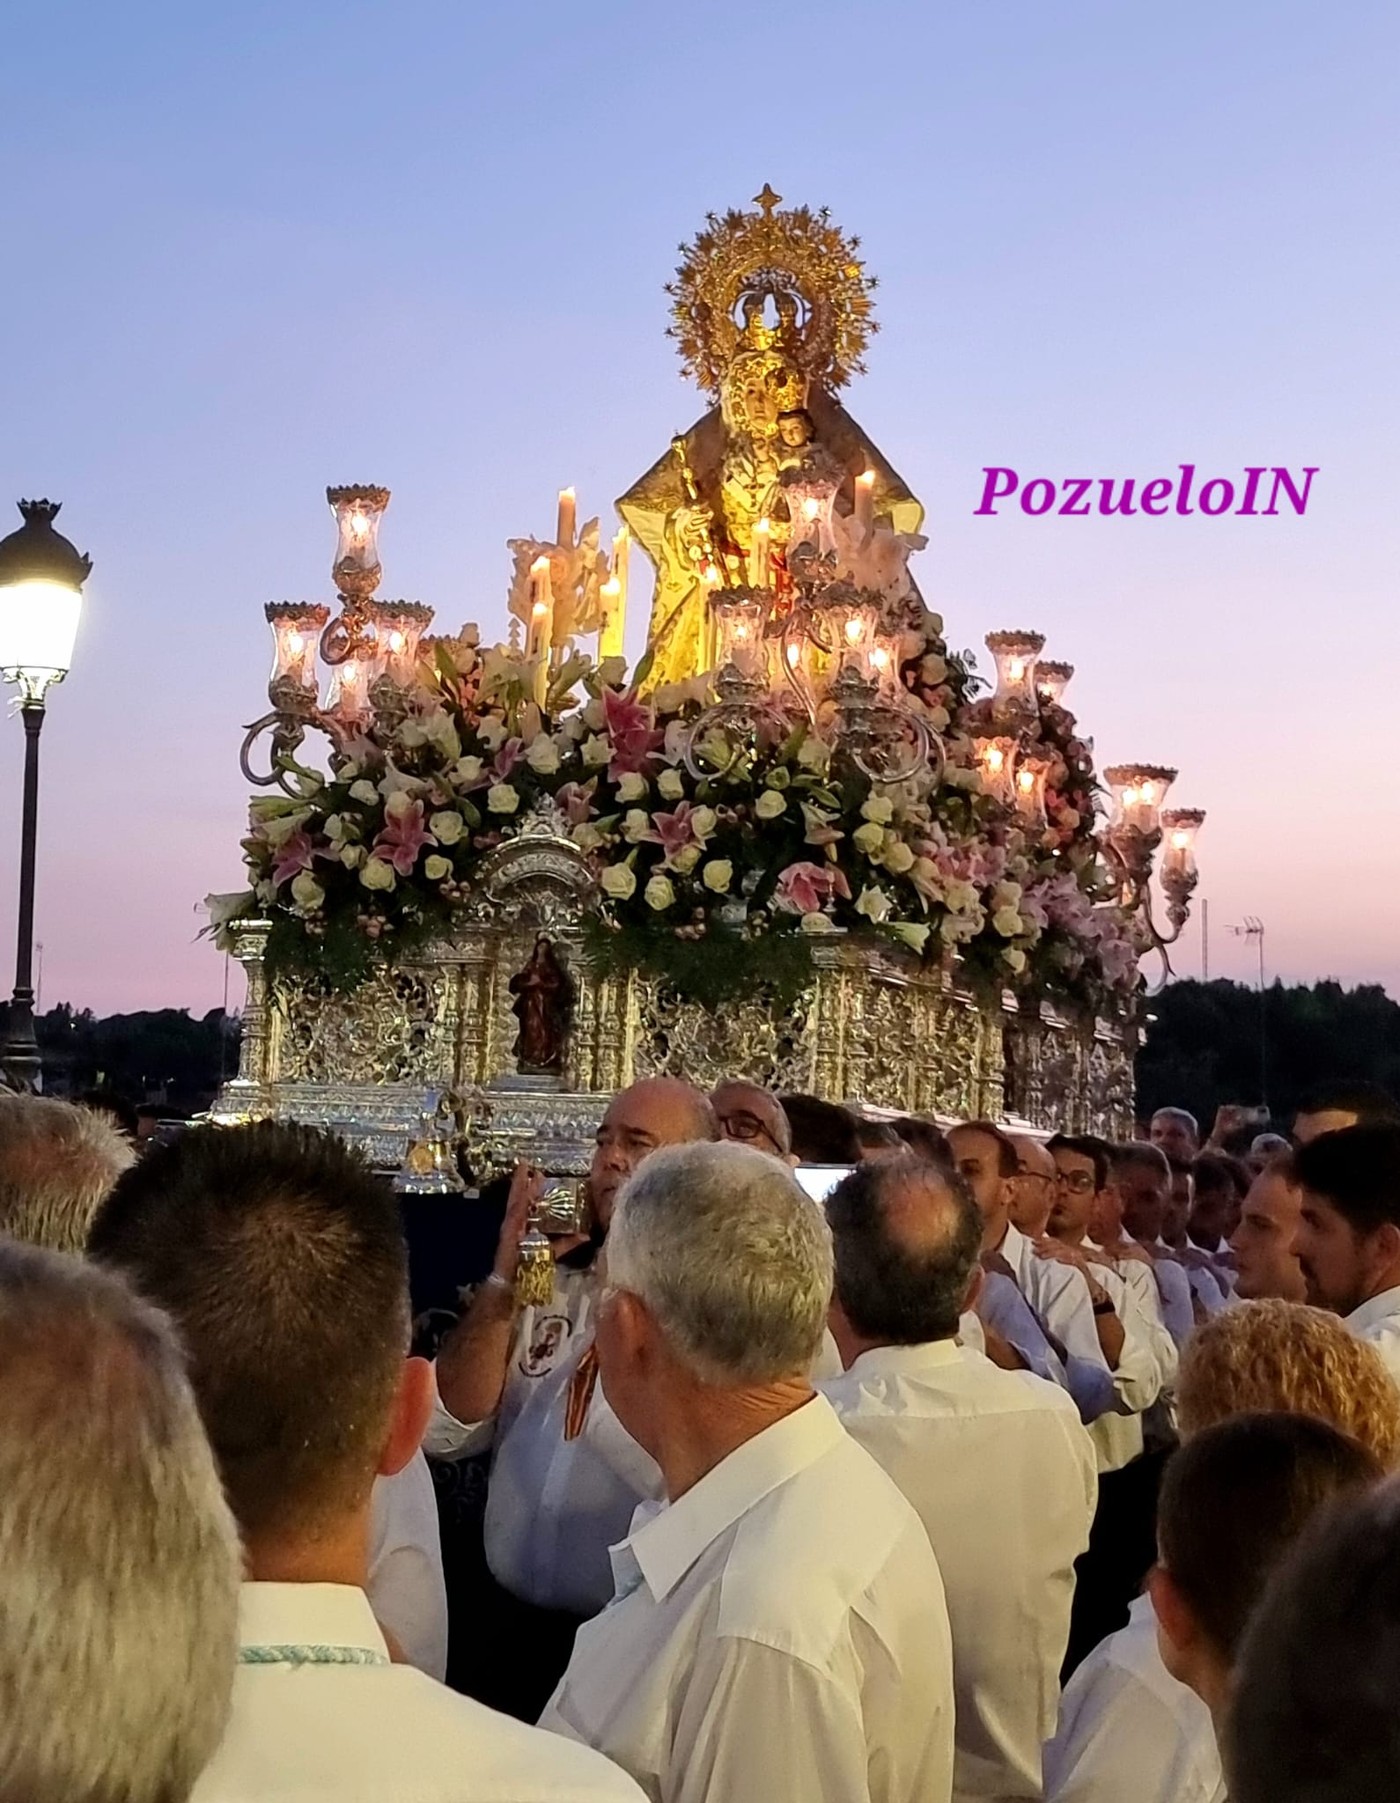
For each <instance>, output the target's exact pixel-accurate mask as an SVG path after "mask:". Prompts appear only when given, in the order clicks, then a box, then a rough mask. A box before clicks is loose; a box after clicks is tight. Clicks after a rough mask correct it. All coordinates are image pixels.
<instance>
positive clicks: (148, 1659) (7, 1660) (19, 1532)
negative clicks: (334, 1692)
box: [0, 1242, 239, 1803]
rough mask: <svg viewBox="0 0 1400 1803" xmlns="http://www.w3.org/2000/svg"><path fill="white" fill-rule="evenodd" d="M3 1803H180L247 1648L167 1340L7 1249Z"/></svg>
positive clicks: (101, 1297) (155, 1320)
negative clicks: (117, 1801)
mask: <svg viewBox="0 0 1400 1803" xmlns="http://www.w3.org/2000/svg"><path fill="white" fill-rule="evenodd" d="M0 1375H2V1376H3V1381H0V1572H3V1573H4V1586H5V1591H4V1599H5V1600H4V1605H3V1607H0V1699H3V1706H0V1796H3V1797H6V1798H14V1799H16V1803H19V1799H23V1800H24V1803H111V1800H112V1799H113V1798H117V1797H120V1798H122V1799H123V1803H182V1800H183V1799H184V1798H186V1797H188V1796H189V1794H190V1790H191V1787H192V1786H193V1784H194V1781H195V1779H196V1778H197V1777H198V1775H199V1773H200V1770H201V1769H202V1767H203V1766H204V1764H205V1762H206V1760H207V1759H208V1758H209V1756H210V1754H211V1753H212V1752H213V1751H214V1748H215V1746H216V1745H217V1744H218V1740H219V1736H220V1734H221V1733H222V1732H223V1727H224V1722H225V1720H226V1719H227V1715H228V1706H229V1691H230V1686H231V1684H232V1682H233V1670H234V1656H235V1650H236V1646H237V1637H236V1633H235V1622H236V1618H237V1604H238V1577H239V1556H238V1540H237V1535H236V1533H235V1531H234V1525H233V1520H232V1518H231V1516H230V1514H229V1511H228V1507H227V1505H226V1504H225V1502H224V1498H223V1492H222V1491H221V1489H220V1487H219V1478H218V1474H217V1472H216V1471H215V1468H214V1460H213V1456H212V1455H211V1453H210V1451H209V1445H208V1442H207V1440H206V1439H205V1437H204V1431H203V1429H202V1427H201V1426H200V1420H199V1414H198V1411H197V1409H196V1407H195V1403H194V1398H193V1397H192V1395H191V1394H190V1387H189V1384H188V1382H187V1380H186V1377H185V1369H184V1361H183V1359H182V1357H181V1354H180V1350H179V1348H178V1346H177V1345H176V1342H175V1335H174V1333H173V1331H172V1330H171V1327H170V1324H169V1323H168V1322H167V1321H166V1320H165V1318H164V1317H163V1316H162V1315H158V1314H157V1313H156V1312H155V1310H154V1309H151V1308H148V1307H146V1305H145V1304H144V1303H141V1302H138V1301H137V1300H136V1298H135V1297H134V1296H133V1295H132V1293H131V1291H130V1290H129V1289H128V1288H127V1287H126V1285H125V1284H124V1283H122V1282H121V1281H120V1280H119V1279H118V1278H116V1277H113V1276H110V1275H108V1274H107V1273H105V1272H102V1271H98V1270H94V1269H93V1268H91V1267H90V1266H85V1265H83V1264H80V1263H79V1262H78V1261H77V1260H76V1259H70V1258H65V1257H61V1256H59V1255H57V1254H55V1253H51V1252H43V1251H38V1250H36V1249H34V1248H33V1247H29V1246H20V1245H16V1244H13V1243H10V1242H0Z"/></svg>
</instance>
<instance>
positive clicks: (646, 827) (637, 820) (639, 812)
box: [622, 808, 651, 845]
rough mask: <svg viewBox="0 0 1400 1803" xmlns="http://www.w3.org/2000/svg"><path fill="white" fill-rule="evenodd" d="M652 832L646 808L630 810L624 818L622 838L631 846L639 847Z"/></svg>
mask: <svg viewBox="0 0 1400 1803" xmlns="http://www.w3.org/2000/svg"><path fill="white" fill-rule="evenodd" d="M650 831H651V821H650V820H649V819H648V817H647V813H646V810H645V809H644V808H628V810H627V812H626V813H625V814H624V815H623V816H622V836H623V838H624V839H625V840H626V841H627V843H628V844H629V845H639V844H640V843H641V841H642V837H643V835H644V834H646V833H649V832H650Z"/></svg>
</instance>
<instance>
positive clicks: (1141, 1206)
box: [1095, 1140, 1196, 1351]
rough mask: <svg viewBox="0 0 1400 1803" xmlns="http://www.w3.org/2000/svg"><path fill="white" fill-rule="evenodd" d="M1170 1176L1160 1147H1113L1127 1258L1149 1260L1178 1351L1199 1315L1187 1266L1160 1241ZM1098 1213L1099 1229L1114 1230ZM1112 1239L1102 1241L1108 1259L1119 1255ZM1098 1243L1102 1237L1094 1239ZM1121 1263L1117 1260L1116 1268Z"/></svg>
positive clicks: (1114, 1186)
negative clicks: (1193, 1304)
mask: <svg viewBox="0 0 1400 1803" xmlns="http://www.w3.org/2000/svg"><path fill="white" fill-rule="evenodd" d="M1171 1176H1172V1174H1171V1166H1170V1165H1169V1164H1168V1163H1167V1160H1166V1157H1165V1155H1164V1154H1163V1153H1162V1152H1160V1151H1159V1150H1158V1149H1157V1147H1156V1146H1149V1145H1144V1144H1143V1142H1142V1141H1141V1140H1125V1141H1124V1142H1123V1143H1122V1144H1121V1145H1115V1146H1113V1147H1111V1148H1110V1154H1109V1186H1110V1190H1111V1191H1112V1193H1113V1195H1114V1198H1115V1206H1116V1211H1117V1222H1118V1225H1119V1227H1120V1228H1121V1230H1122V1233H1123V1234H1124V1235H1125V1236H1126V1241H1127V1245H1128V1246H1129V1247H1131V1248H1132V1251H1131V1253H1130V1254H1129V1255H1130V1256H1133V1257H1141V1258H1143V1259H1149V1260H1150V1261H1151V1263H1150V1267H1149V1268H1150V1270H1151V1272H1152V1276H1153V1278H1154V1279H1155V1281H1156V1285H1157V1294H1158V1300H1159V1302H1160V1305H1161V1313H1162V1320H1163V1322H1164V1323H1165V1325H1166V1329H1167V1332H1168V1333H1169V1334H1170V1335H1171V1337H1172V1340H1173V1342H1174V1344H1175V1345H1176V1348H1177V1350H1178V1351H1180V1349H1181V1348H1182V1347H1183V1346H1184V1345H1185V1344H1186V1342H1187V1340H1188V1339H1189V1338H1190V1335H1191V1330H1192V1328H1193V1327H1194V1326H1195V1325H1196V1314H1195V1309H1194V1308H1193V1306H1192V1301H1191V1284H1190V1281H1189V1280H1188V1278H1187V1275H1186V1267H1185V1266H1184V1265H1183V1264H1182V1263H1181V1262H1180V1261H1179V1259H1177V1257H1176V1256H1175V1254H1173V1253H1172V1251H1171V1250H1170V1248H1169V1247H1168V1246H1166V1245H1165V1243H1164V1242H1163V1240H1162V1225H1163V1222H1164V1220H1165V1218H1166V1212H1167V1201H1168V1197H1169V1194H1170V1191H1171ZM1105 1193H1107V1192H1105ZM1099 1213H1100V1218H1099V1220H1098V1221H1097V1222H1096V1225H1098V1226H1100V1227H1105V1226H1108V1225H1111V1217H1110V1220H1109V1221H1108V1222H1106V1221H1105V1220H1104V1218H1103V1216H1104V1213H1105V1211H1104V1210H1103V1209H1102V1208H1101V1209H1100V1211H1099ZM1114 1237H1115V1236H1113V1235H1112V1234H1110V1233H1105V1234H1104V1235H1103V1237H1102V1239H1100V1243H1101V1244H1103V1243H1104V1242H1105V1241H1107V1242H1109V1243H1107V1244H1106V1245H1105V1250H1107V1251H1108V1252H1109V1253H1110V1255H1114V1254H1115V1252H1116V1250H1117V1247H1116V1245H1115V1243H1113V1242H1114ZM1095 1238H1096V1239H1098V1238H1100V1236H1099V1235H1097V1234H1096V1235H1095ZM1118 1262H1119V1261H1118V1260H1117V1259H1116V1258H1115V1268H1118Z"/></svg>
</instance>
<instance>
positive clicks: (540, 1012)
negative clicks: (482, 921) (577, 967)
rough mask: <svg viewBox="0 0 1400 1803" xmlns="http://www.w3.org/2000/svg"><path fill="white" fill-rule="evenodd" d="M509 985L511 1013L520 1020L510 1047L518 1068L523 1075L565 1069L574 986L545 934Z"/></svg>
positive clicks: (553, 1073) (572, 1010) (536, 943)
mask: <svg viewBox="0 0 1400 1803" xmlns="http://www.w3.org/2000/svg"><path fill="white" fill-rule="evenodd" d="M509 987H510V992H511V994H512V995H513V996H514V997H515V1000H514V1001H513V1002H512V1003H511V1005H510V1009H511V1013H512V1014H513V1015H514V1016H515V1018H516V1019H517V1020H518V1021H519V1022H520V1031H519V1033H517V1034H516V1037H515V1044H514V1046H513V1047H512V1048H511V1051H512V1053H513V1055H514V1058H515V1068H516V1069H517V1070H518V1071H520V1072H521V1073H522V1074H523V1073H526V1072H542V1073H543V1072H548V1073H549V1074H551V1075H557V1074H558V1073H559V1072H560V1071H561V1070H563V1068H564V1052H565V1048H566V1047H567V1045H568V1042H569V1026H570V1023H571V1021H572V1019H573V1012H574V986H573V982H572V981H571V979H570V977H569V973H568V971H566V970H565V969H564V966H563V965H562V964H561V963H560V962H559V960H558V958H557V957H556V956H555V952H554V946H553V944H552V943H551V941H550V940H549V939H548V938H547V937H546V935H545V934H543V933H541V934H540V936H539V937H538V938H537V939H536V940H535V949H534V951H532V952H531V954H530V961H529V963H528V964H526V966H525V968H524V969H523V970H521V971H519V972H517V974H516V975H515V976H513V977H512V978H511V980H510V985H509Z"/></svg>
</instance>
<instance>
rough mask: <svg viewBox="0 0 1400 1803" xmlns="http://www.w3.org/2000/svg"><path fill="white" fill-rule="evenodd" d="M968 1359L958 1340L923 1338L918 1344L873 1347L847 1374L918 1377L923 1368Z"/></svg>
mask: <svg viewBox="0 0 1400 1803" xmlns="http://www.w3.org/2000/svg"><path fill="white" fill-rule="evenodd" d="M964 1362H965V1355H964V1352H963V1348H962V1347H961V1346H959V1345H958V1343H957V1341H956V1340H922V1341H920V1343H919V1344H918V1345H917V1346H872V1347H871V1348H870V1349H869V1351H868V1352H862V1353H861V1355H860V1357H859V1358H857V1359H856V1360H855V1361H854V1362H853V1363H852V1364H851V1365H850V1366H849V1367H848V1369H847V1372H846V1375H847V1377H885V1376H889V1377H917V1376H918V1375H919V1373H920V1372H923V1371H936V1370H940V1369H946V1368H947V1367H948V1366H949V1365H960V1364H963V1363H964Z"/></svg>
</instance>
